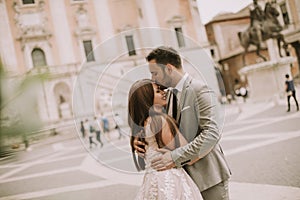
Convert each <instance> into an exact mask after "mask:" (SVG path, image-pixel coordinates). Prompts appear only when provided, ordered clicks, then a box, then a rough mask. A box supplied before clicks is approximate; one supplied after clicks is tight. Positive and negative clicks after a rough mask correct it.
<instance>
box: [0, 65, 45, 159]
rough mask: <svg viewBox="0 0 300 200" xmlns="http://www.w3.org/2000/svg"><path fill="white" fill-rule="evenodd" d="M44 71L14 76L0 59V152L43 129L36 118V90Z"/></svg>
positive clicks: (43, 77) (26, 139)
mask: <svg viewBox="0 0 300 200" xmlns="http://www.w3.org/2000/svg"><path fill="white" fill-rule="evenodd" d="M47 77H48V74H46V73H43V74H41V73H35V74H33V73H30V72H29V73H27V74H23V75H18V76H13V75H10V74H9V73H7V72H6V71H5V68H4V66H3V64H2V63H1V61H0V83H1V86H0V88H1V89H0V108H1V116H0V123H1V124H0V125H1V126H0V128H1V129H0V130H1V132H0V154H1V151H4V150H5V149H7V148H9V147H10V146H12V145H16V144H20V143H24V144H25V147H26V146H27V145H28V140H29V139H28V138H29V137H31V136H32V135H33V134H36V133H38V131H39V130H40V129H41V128H42V122H41V120H40V117H39V113H38V112H39V109H38V101H37V100H38V92H39V91H41V90H40V88H41V87H42V83H43V81H44V80H46V79H47Z"/></svg>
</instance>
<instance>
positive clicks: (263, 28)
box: [238, 2, 287, 65]
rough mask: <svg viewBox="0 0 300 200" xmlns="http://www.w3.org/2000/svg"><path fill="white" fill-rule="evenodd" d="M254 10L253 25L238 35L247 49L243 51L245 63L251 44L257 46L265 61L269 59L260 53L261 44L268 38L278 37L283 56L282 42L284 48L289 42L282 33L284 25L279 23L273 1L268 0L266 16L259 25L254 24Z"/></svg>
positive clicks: (251, 13) (257, 50)
mask: <svg viewBox="0 0 300 200" xmlns="http://www.w3.org/2000/svg"><path fill="white" fill-rule="evenodd" d="M253 14H254V12H253V11H250V17H251V26H249V27H248V28H247V29H246V30H245V31H244V32H238V37H239V40H240V43H241V45H242V46H243V48H244V49H245V51H244V53H243V64H244V65H245V55H246V53H247V52H248V48H249V46H250V45H254V46H256V54H257V55H258V56H259V57H261V58H262V59H263V60H264V61H266V60H267V59H266V58H265V57H264V56H263V55H261V54H260V50H261V44H262V42H264V41H266V40H267V39H270V38H274V39H277V45H278V49H279V55H280V57H283V56H282V54H281V51H280V50H281V43H283V46H282V47H283V48H284V49H285V50H287V43H286V42H285V40H284V37H283V35H282V34H281V33H280V32H281V31H282V29H283V28H282V26H281V25H280V24H279V21H278V19H277V17H278V16H279V12H278V11H277V9H276V8H275V6H273V5H272V3H270V2H267V3H266V5H265V9H264V14H263V15H264V16H263V18H262V19H261V20H260V21H259V22H258V23H259V24H260V25H259V26H254V25H253V24H254V22H253V19H254V18H255V17H253V16H252V15H253Z"/></svg>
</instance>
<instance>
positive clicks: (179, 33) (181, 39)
mask: <svg viewBox="0 0 300 200" xmlns="http://www.w3.org/2000/svg"><path fill="white" fill-rule="evenodd" d="M175 32H176V38H177V42H178V46H179V47H185V42H184V37H183V34H182V28H181V27H177V28H175Z"/></svg>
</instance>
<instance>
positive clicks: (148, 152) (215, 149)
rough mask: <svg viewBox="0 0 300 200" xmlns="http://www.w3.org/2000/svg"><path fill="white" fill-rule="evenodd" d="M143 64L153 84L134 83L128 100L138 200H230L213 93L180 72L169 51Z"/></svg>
mask: <svg viewBox="0 0 300 200" xmlns="http://www.w3.org/2000/svg"><path fill="white" fill-rule="evenodd" d="M146 59H147V61H148V64H149V71H150V73H151V75H152V80H150V79H143V80H138V81H136V82H135V83H134V84H133V85H132V86H131V89H130V91H129V97H128V98H129V99H128V111H129V114H128V123H129V126H130V128H131V142H130V143H131V147H132V152H133V159H134V162H135V165H136V167H137V169H138V170H144V169H145V176H144V180H143V184H142V186H141V188H140V190H139V192H138V194H137V196H136V199H159V200H164V199H172V200H173V199H195V200H199V199H200V200H201V199H204V200H228V199H229V195H228V179H229V177H230V174H231V172H230V170H229V168H228V165H227V163H226V160H225V158H224V154H223V152H222V149H221V146H220V145H219V140H220V137H221V133H220V129H219V128H220V127H219V124H218V122H217V117H218V116H217V114H218V112H217V100H216V97H215V96H214V93H213V91H212V90H210V89H209V88H208V87H207V85H206V84H205V83H204V82H201V81H199V80H195V79H193V78H192V77H190V76H189V75H188V74H187V73H185V72H184V70H183V68H182V62H181V58H180V56H179V54H178V52H177V51H176V50H174V49H173V48H170V47H158V48H156V49H154V50H153V51H152V52H150V54H149V55H148V56H147V57H146ZM163 88H173V89H172V91H173V92H170V93H169V94H170V95H166V93H165V91H164V90H163Z"/></svg>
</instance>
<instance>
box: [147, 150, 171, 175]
mask: <svg viewBox="0 0 300 200" xmlns="http://www.w3.org/2000/svg"><path fill="white" fill-rule="evenodd" d="M157 151H158V152H161V153H163V154H162V155H160V156H159V157H157V158H155V159H153V160H152V162H151V167H152V168H153V169H155V170H157V171H164V170H167V169H171V168H173V167H175V163H174V161H173V159H172V157H171V151H170V150H167V149H163V148H162V149H157Z"/></svg>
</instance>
